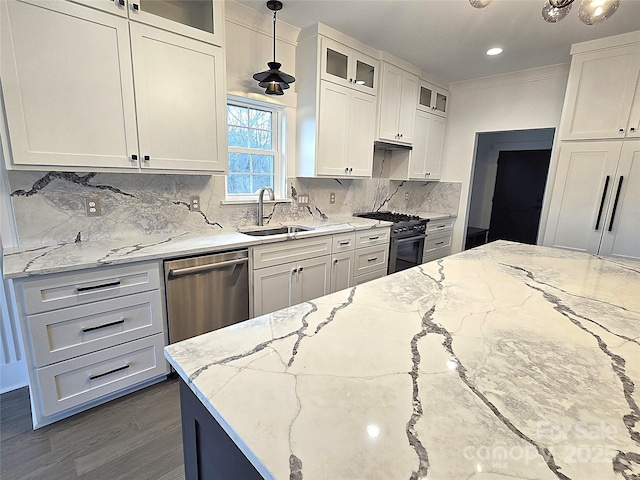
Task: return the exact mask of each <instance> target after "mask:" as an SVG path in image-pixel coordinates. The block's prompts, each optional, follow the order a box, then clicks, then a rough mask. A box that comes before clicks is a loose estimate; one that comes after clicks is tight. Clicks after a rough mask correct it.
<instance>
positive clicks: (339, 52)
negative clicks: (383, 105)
mask: <svg viewBox="0 0 640 480" xmlns="http://www.w3.org/2000/svg"><path fill="white" fill-rule="evenodd" d="M321 49H322V50H321V53H320V55H321V56H320V61H321V66H320V72H321V73H320V77H321V78H322V79H323V80H328V81H330V82H334V83H338V84H340V85H344V86H347V87H351V88H354V89H356V90H360V91H361V92H365V93H369V94H371V95H377V92H378V85H377V83H376V82H377V74H378V64H379V62H378V60H376V59H375V58H373V57H370V56H368V55H365V54H364V53H361V52H359V51H357V50H354V49H352V48H349V47H347V46H345V45H342V44H341V43H338V42H336V41H334V40H331V39H330V38H327V37H322V38H321Z"/></svg>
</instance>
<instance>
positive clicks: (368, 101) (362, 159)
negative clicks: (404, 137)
mask: <svg viewBox="0 0 640 480" xmlns="http://www.w3.org/2000/svg"><path fill="white" fill-rule="evenodd" d="M375 121H376V97H374V96H373V95H367V94H365V93H359V92H353V91H352V92H351V95H350V100H349V119H348V122H349V123H348V125H349V134H348V138H347V142H348V151H347V159H346V162H347V164H348V165H347V166H348V167H349V175H351V176H359V177H371V175H372V169H373V142H374V140H375V138H374V137H375V125H376V124H375Z"/></svg>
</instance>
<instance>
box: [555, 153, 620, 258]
mask: <svg viewBox="0 0 640 480" xmlns="http://www.w3.org/2000/svg"><path fill="white" fill-rule="evenodd" d="M621 149H622V143H621V142H594V143H587V142H583V143H564V144H563V145H562V150H561V151H560V158H559V160H558V170H557V173H556V180H555V184H554V187H553V194H552V198H551V204H550V207H549V219H548V226H547V229H546V234H545V241H544V244H545V245H549V246H555V247H565V248H571V249H574V250H579V251H583V252H590V253H597V252H598V249H599V247H600V240H601V238H602V232H603V230H605V228H606V225H605V223H606V218H605V217H606V212H607V211H608V209H609V203H610V200H611V197H612V191H613V189H614V183H615V181H614V176H615V172H616V165H617V164H618V158H619V157H620V151H621Z"/></svg>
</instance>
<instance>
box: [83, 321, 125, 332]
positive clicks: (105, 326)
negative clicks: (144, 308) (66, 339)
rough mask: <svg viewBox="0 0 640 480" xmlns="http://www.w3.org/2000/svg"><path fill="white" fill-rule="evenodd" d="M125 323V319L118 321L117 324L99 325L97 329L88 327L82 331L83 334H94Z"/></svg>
mask: <svg viewBox="0 0 640 480" xmlns="http://www.w3.org/2000/svg"><path fill="white" fill-rule="evenodd" d="M122 323H124V318H121V319H120V320H116V321H115V322H109V323H105V324H104V325H98V326H97V327H87V328H83V329H82V333H87V332H93V331H94V330H100V329H101V328H107V327H113V326H114V325H120V324H122Z"/></svg>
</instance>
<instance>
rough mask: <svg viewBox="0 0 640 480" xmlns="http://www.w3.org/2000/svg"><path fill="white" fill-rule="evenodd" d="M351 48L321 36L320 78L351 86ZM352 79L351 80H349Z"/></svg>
mask: <svg viewBox="0 0 640 480" xmlns="http://www.w3.org/2000/svg"><path fill="white" fill-rule="evenodd" d="M350 56H351V49H350V48H349V47H346V46H345V45H342V44H341V43H338V42H335V41H333V40H331V39H329V38H326V37H320V78H321V79H323V80H328V81H330V82H334V83H338V84H340V85H343V86H345V87H346V86H349V84H350V83H353V77H352V76H351V77H350V75H351V72H350V68H349V67H350V65H349V63H350V61H351V60H350V58H349V57H350ZM349 79H351V82H349Z"/></svg>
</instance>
